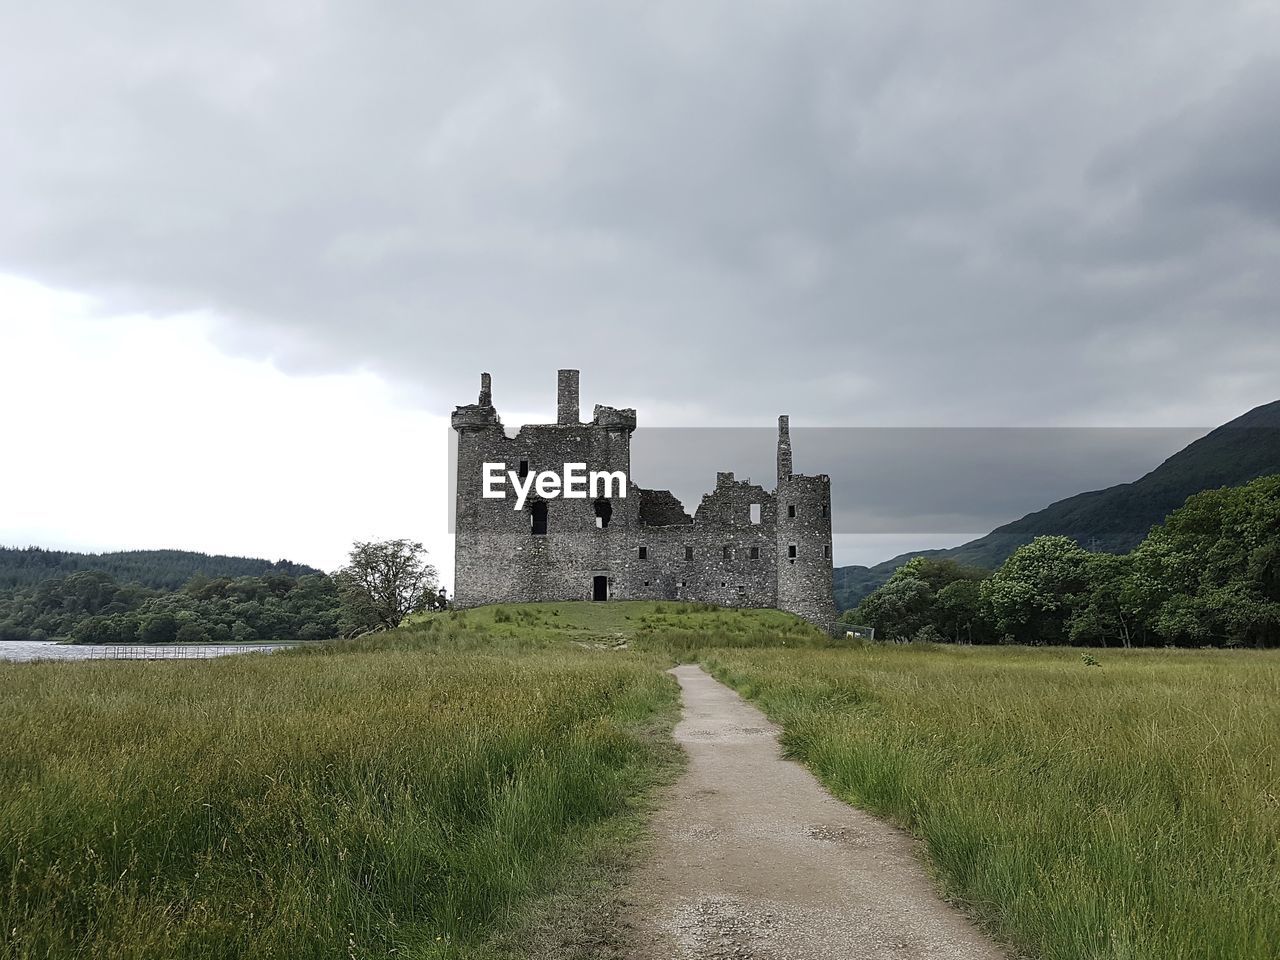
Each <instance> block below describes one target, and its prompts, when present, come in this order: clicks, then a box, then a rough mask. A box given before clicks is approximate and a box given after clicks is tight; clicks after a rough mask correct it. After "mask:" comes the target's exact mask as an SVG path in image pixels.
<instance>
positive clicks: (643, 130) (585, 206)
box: [0, 0, 1280, 492]
mask: <svg viewBox="0 0 1280 960" xmlns="http://www.w3.org/2000/svg"><path fill="white" fill-rule="evenodd" d="M0 36H3V38H4V39H3V40H2V41H0V44H2V45H3V48H4V49H3V56H0V209H2V210H3V216H0V271H3V272H8V273H12V274H16V275H20V276H23V277H27V278H30V279H33V280H36V281H38V282H40V283H44V284H48V285H50V286H53V287H56V288H59V289H66V290H71V291H75V292H77V293H83V294H89V295H92V296H94V297H96V298H98V302H99V304H100V308H101V309H102V311H103V312H104V314H106V313H117V314H118V313H121V312H145V313H149V314H152V315H163V314H182V313H189V312H201V313H205V314H208V315H209V316H211V317H213V318H215V320H216V323H217V339H218V342H219V344H220V345H221V346H222V347H223V348H224V349H226V350H228V351H230V352H233V353H237V354H243V355H245V356H251V357H269V358H271V359H272V360H273V361H274V362H275V363H276V364H277V365H278V366H280V367H281V368H282V369H284V370H286V371H290V372H340V371H343V370H350V369H357V368H359V369H366V370H371V371H373V372H376V373H378V374H379V375H381V376H383V377H386V378H388V379H389V380H391V381H393V382H395V383H397V384H398V385H399V386H400V388H401V389H402V390H403V391H404V395H405V396H406V397H408V398H410V402H412V403H414V404H416V405H419V406H421V407H422V408H423V409H428V410H431V411H433V412H443V411H446V410H447V409H448V408H449V407H450V406H452V405H453V404H454V403H461V402H468V401H470V400H472V399H473V394H474V393H475V389H476V381H477V374H478V372H479V371H480V370H491V371H493V372H494V374H495V399H496V401H497V402H498V403H499V405H500V407H501V408H503V409H504V411H506V410H517V411H537V410H545V409H546V407H547V404H548V399H549V385H550V384H552V383H554V370H555V368H556V367H559V366H574V367H580V368H582V369H583V371H584V388H585V389H589V391H590V392H591V393H592V394H594V399H596V400H599V401H602V402H607V403H613V404H617V405H634V406H636V407H638V408H639V409H640V412H641V422H642V423H645V422H653V421H654V420H657V421H660V422H664V423H668V424H680V425H686V426H696V425H702V424H704V423H720V424H724V423H737V424H751V423H755V424H767V423H769V422H771V418H772V416H773V415H775V414H777V413H780V412H788V413H790V414H792V415H793V417H794V418H795V422H796V423H797V424H798V425H821V424H831V425H841V424H863V425H889V424H893V425H903V424H915V425H951V426H956V425H965V426H988V425H1006V424H1050V425H1052V424H1083V425H1091V424H1101V423H1107V424H1136V425H1148V424H1149V425H1170V426H1180V425H1188V424H1190V425H1195V426H1205V427H1207V426H1212V425H1213V424H1215V423H1218V422H1221V421H1222V420H1225V419H1227V418H1228V417H1230V416H1234V415H1236V414H1238V413H1240V412H1242V411H1243V410H1244V409H1246V408H1248V407H1249V406H1252V405H1255V404H1257V403H1261V402H1265V401H1268V400H1272V399H1275V396H1276V390H1275V378H1274V371H1275V369H1276V368H1277V366H1278V365H1280V338H1277V336H1276V329H1277V324H1276V316H1277V306H1278V305H1280V304H1278V301H1280V272H1278V271H1276V270H1275V269H1274V267H1275V263H1276V260H1277V254H1280V206H1278V204H1280V199H1278V198H1280V181H1278V178H1280V172H1278V171H1280V140H1278V137H1280V134H1278V133H1277V131H1280V98H1277V97H1276V96H1275V95H1274V92H1275V90H1276V89H1278V88H1280V8H1276V7H1274V6H1269V5H1263V4H1250V3H1244V2H1241V3H1231V2H1227V3H1222V4H1204V3H1179V2H1168V0H1159V2H1154V0H1152V2H1142V0H1139V2H1134V3H1125V4H1114V3H1101V2H1095V3H1086V4H1082V5H1081V4H1076V5H1054V4H1021V3H1013V2H1009V3H995V2H984V0H974V2H970V3H964V4H952V3H942V2H937V3H925V4H901V3H894V2H889V0H883V2H865V3H843V2H842V3H762V4H741V3H728V2H708V3H699V4H689V3H662V2H645V3H609V4H600V3H587V2H567V3H548V4H523V3H431V4H421V3H407V2H404V3H395V2H391V3H384V4H354V3H348V4H335V3H324V2H284V3H266V4H263V3H227V4H214V5H203V6H192V5H188V4H182V5H173V4H165V3H160V2H142V0H121V2H117V3H111V4H101V3H92V2H88V0H78V2H59V0H50V2H48V3H42V4H28V5H9V6H8V7H7V9H6V11H5V13H4V14H3V30H2V31H0ZM20 319H21V318H6V320H5V322H13V321H14V320H20ZM813 466H814V468H818V465H813ZM1116 479H1126V478H1123V477H1117V478H1116ZM1066 492H1070V491H1066Z"/></svg>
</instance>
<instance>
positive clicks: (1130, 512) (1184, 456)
mask: <svg viewBox="0 0 1280 960" xmlns="http://www.w3.org/2000/svg"><path fill="white" fill-rule="evenodd" d="M1275 473H1280V400H1277V401H1275V402H1274V403H1268V404H1265V405H1263V406H1261V407H1255V408H1254V409H1253V410H1250V411H1249V412H1248V413H1246V414H1244V415H1243V416H1240V417H1237V418H1236V419H1235V420H1232V421H1230V422H1229V423H1226V424H1223V425H1222V426H1221V427H1218V428H1217V429H1216V430H1214V431H1212V432H1211V433H1209V434H1207V435H1205V436H1203V437H1201V438H1200V439H1199V440H1197V441H1195V443H1192V444H1190V445H1188V446H1187V447H1185V448H1184V449H1182V450H1180V451H1178V452H1177V453H1175V454H1174V455H1173V456H1172V457H1170V458H1169V459H1168V460H1166V461H1165V462H1164V463H1162V464H1160V466H1158V467H1156V469H1154V470H1152V471H1151V472H1150V473H1148V474H1147V475H1146V476H1144V477H1142V478H1141V479H1139V480H1135V481H1134V482H1133V483H1122V484H1117V485H1116V486H1114V487H1108V488H1106V489H1105V490H1092V491H1089V492H1088V493H1081V494H1077V495H1076V496H1074V497H1068V498H1067V499H1065V500H1059V501H1058V502H1056V503H1053V504H1050V505H1049V506H1047V507H1045V508H1044V509H1043V510H1039V511H1037V512H1035V513H1030V514H1027V515H1026V516H1025V517H1022V518H1021V519H1019V520H1015V521H1013V522H1012V523H1006V524H1005V525H1004V526H1001V527H997V528H996V529H995V530H993V531H991V533H989V534H987V535H986V536H985V537H980V538H979V539H977V540H971V541H970V542H969V543H966V544H962V545H961V546H958V547H953V548H951V549H949V550H926V551H920V552H919V553H911V554H903V555H902V556H900V557H894V558H893V559H892V560H886V561H885V562H884V563H880V564H876V565H875V566H873V567H863V566H850V567H839V568H837V569H836V570H835V577H834V587H835V595H836V603H837V605H838V606H839V607H840V608H841V609H848V608H851V607H854V606H857V604H858V603H859V601H861V600H862V598H863V597H865V596H866V595H867V594H869V593H870V592H871V591H872V590H874V589H875V588H876V587H878V586H880V585H881V584H883V583H885V582H886V581H887V580H888V579H889V577H890V576H891V575H892V574H893V572H894V571H895V570H897V569H898V568H899V567H900V566H902V564H903V563H905V562H906V561H907V560H909V559H911V557H913V556H927V557H934V558H943V557H945V558H947V559H951V560H955V561H956V562H958V563H961V564H968V565H973V566H978V567H985V568H986V569H989V570H994V569H995V568H996V567H998V566H1000V564H1002V563H1004V561H1005V560H1007V559H1008V558H1009V557H1010V556H1011V555H1012V554H1013V552H1014V551H1015V550H1017V549H1018V548H1019V547H1021V546H1023V545H1025V544H1028V543H1030V542H1031V541H1032V540H1034V539H1035V538H1036V537H1041V536H1064V537H1070V538H1071V539H1072V540H1074V541H1075V542H1076V543H1078V544H1079V545H1081V546H1083V547H1087V548H1088V549H1090V550H1094V551H1100V552H1105V553H1125V552H1126V551H1129V550H1132V549H1133V548H1134V547H1136V546H1137V545H1138V544H1139V543H1141V542H1142V540H1143V538H1144V537H1146V535H1147V534H1148V533H1149V532H1150V531H1151V528H1152V527H1154V526H1155V525H1156V524H1158V523H1160V522H1162V521H1163V520H1164V518H1165V517H1167V516H1168V515H1169V514H1170V513H1172V512H1173V511H1174V510H1176V509H1178V508H1179V507H1181V506H1182V504H1183V503H1185V502H1186V500H1187V498H1188V497H1190V496H1192V495H1193V494H1197V493H1200V492H1201V491H1202V490H1214V489H1217V488H1219V487H1238V486H1241V485H1242V484H1246V483H1248V482H1249V481H1251V480H1255V479H1257V478H1258V477H1263V476H1267V475H1270V474H1275Z"/></svg>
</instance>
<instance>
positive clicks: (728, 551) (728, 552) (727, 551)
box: [724, 543, 733, 560]
mask: <svg viewBox="0 0 1280 960" xmlns="http://www.w3.org/2000/svg"><path fill="white" fill-rule="evenodd" d="M724 558H725V559H726V560H732V559H733V547H731V546H729V544H727V543H726V544H725V545H724Z"/></svg>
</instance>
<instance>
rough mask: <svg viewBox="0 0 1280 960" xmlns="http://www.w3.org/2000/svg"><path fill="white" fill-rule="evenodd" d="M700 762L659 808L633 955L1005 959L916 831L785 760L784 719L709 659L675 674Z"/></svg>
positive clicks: (641, 878)
mask: <svg viewBox="0 0 1280 960" xmlns="http://www.w3.org/2000/svg"><path fill="white" fill-rule="evenodd" d="M672 672H673V673H674V674H675V676H676V678H677V679H678V680H679V681H680V687H681V690H682V692H683V699H684V713H683V716H682V718H681V720H680V722H679V724H678V725H677V726H676V731H675V736H676V739H677V741H678V742H679V743H680V744H681V745H682V746H683V747H684V749H685V750H686V751H687V753H688V755H689V766H688V768H687V770H686V771H685V773H684V775H683V776H682V777H681V779H680V780H679V782H678V783H677V784H676V785H675V787H674V788H673V790H672V793H671V796H670V797H669V798H668V800H667V802H666V804H665V805H664V807H663V809H662V810H661V812H660V813H659V814H658V815H657V817H656V819H655V824H654V826H655V834H656V837H655V846H654V851H653V856H652V858H651V859H650V861H649V862H648V863H646V864H644V865H643V866H641V867H640V869H639V870H638V871H637V875H636V879H635V881H634V883H633V885H632V888H631V890H630V891H629V896H628V897H627V900H628V902H629V903H630V917H629V918H628V920H629V922H628V924H627V926H628V927H630V936H629V945H628V947H627V948H626V949H625V950H624V953H623V955H624V956H626V957H628V958H629V960H730V958H733V960H738V958H760V960H783V958H786V960H818V958H822V960H844V958H850V960H852V958H857V960H881V958H883V960H890V958H892V960H999V958H1004V957H1005V956H1006V955H1005V954H1004V953H1003V952H1002V951H1001V950H1000V949H998V948H997V947H996V946H995V945H994V944H993V943H992V942H991V941H990V940H989V939H988V938H987V937H985V936H984V935H983V934H982V933H980V932H979V931H978V930H977V929H976V928H975V927H974V926H973V924H972V923H970V922H969V921H968V920H967V919H966V918H965V917H964V916H963V915H962V914H960V913H959V911H957V910H956V909H955V908H954V907H952V906H950V905H948V904H947V903H945V902H944V901H943V900H942V899H941V898H940V897H939V896H938V894H937V892H936V891H935V889H934V886H933V884H932V882H931V881H930V879H929V877H928V875H927V873H926V872H925V870H924V869H923V868H922V866H921V865H920V863H919V862H918V861H917V859H916V857H915V856H914V853H913V843H912V841H911V839H910V838H909V837H907V836H906V835H905V834H903V833H902V832H900V831H898V830H896V829H894V828H893V827H890V826H889V825H887V824H885V823H883V822H881V821H880V820H877V819H876V818H874V817H872V816H870V815H868V814H866V813H863V812H861V811H859V810H855V809H854V808H852V807H850V806H848V805H846V804H843V803H841V802H839V801H837V800H835V799H833V798H832V797H831V795H830V794H828V793H827V792H826V791H825V790H824V789H823V788H822V786H821V785H819V783H818V781H817V780H816V779H814V777H813V775H812V774H811V773H809V771H808V770H806V769H805V768H804V767H803V766H801V765H800V764H798V763H795V762H793V761H790V760H784V759H783V758H782V756H781V753H780V751H779V748H778V743H777V736H778V729H777V728H776V727H775V726H774V725H773V724H771V723H770V722H769V721H768V720H767V719H765V716H764V714H762V713H761V712H760V711H759V710H757V709H756V708H755V707H753V706H751V705H750V704H748V703H747V702H746V701H744V700H743V699H742V698H741V697H739V696H738V695H737V694H736V693H734V692H733V691H732V690H730V689H729V688H728V687H726V686H724V685H723V684H721V683H719V682H717V681H716V680H714V679H712V678H711V677H710V676H708V675H707V674H706V673H705V672H704V671H703V670H702V669H701V668H700V667H697V666H690V665H685V666H681V667H677V668H676V669H675V670H674V671H672Z"/></svg>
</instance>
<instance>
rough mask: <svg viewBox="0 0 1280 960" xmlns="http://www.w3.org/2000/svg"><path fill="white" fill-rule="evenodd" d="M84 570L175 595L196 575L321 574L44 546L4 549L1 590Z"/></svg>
mask: <svg viewBox="0 0 1280 960" xmlns="http://www.w3.org/2000/svg"><path fill="white" fill-rule="evenodd" d="M81 571H93V572H97V573H105V574H109V575H110V576H111V577H112V578H113V579H114V580H116V581H118V582H120V583H136V584H138V585H139V586H143V587H151V588H153V589H156V590H177V589H178V588H179V587H181V586H182V585H183V584H185V583H186V582H187V581H188V580H190V579H191V578H192V577H194V576H196V575H197V574H200V575H203V576H206V577H229V578H232V579H234V578H236V577H263V576H267V575H268V574H285V575H287V576H290V577H302V576H307V575H310V574H317V573H320V572H321V571H319V570H317V569H315V568H314V567H308V566H305V565H304V564H301V563H292V562H290V561H288V560H278V561H275V562H272V561H270V560H259V559H254V558H251V557H227V556H221V555H210V554H207V553H195V552H193V551H191V550H121V551H116V552H113V553H72V552H70V551H66V550H44V549H41V548H40V547H25V548H22V549H17V548H13V547H0V590H4V589H6V588H8V587H17V586H29V585H34V584H37V583H40V582H41V581H44V580H50V579H56V578H60V577H66V576H68V575H70V574H73V573H79V572H81Z"/></svg>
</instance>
